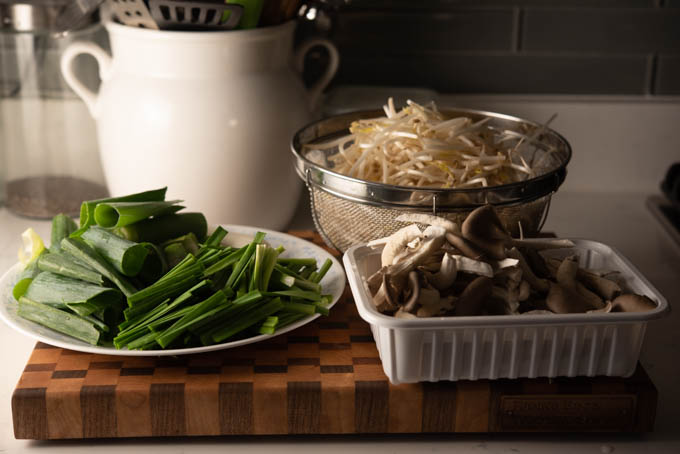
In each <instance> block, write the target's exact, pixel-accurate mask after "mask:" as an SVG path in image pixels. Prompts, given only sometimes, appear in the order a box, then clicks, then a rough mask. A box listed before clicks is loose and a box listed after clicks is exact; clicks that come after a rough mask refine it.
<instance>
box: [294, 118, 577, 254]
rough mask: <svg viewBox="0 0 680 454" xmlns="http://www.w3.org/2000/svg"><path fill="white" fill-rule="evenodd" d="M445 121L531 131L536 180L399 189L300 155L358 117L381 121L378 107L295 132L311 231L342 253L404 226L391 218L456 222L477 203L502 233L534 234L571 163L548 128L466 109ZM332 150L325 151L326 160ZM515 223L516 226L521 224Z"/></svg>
mask: <svg viewBox="0 0 680 454" xmlns="http://www.w3.org/2000/svg"><path fill="white" fill-rule="evenodd" d="M443 113H445V114H446V115H447V116H450V117H455V116H461V115H464V116H468V117H471V118H472V119H473V120H474V121H477V120H481V119H482V118H486V117H489V118H491V120H490V121H489V122H488V123H487V127H488V128H491V129H493V130H496V131H511V132H512V134H515V135H517V137H518V138H519V137H520V136H521V135H522V134H523V135H528V136H531V135H532V134H535V133H538V136H537V137H536V141H535V142H534V143H532V147H531V148H532V150H531V153H535V154H536V156H537V162H542V165H540V166H538V167H537V168H536V169H535V170H536V171H537V175H536V176H535V177H533V178H529V179H527V180H524V181H519V182H515V183H509V184H505V185H500V186H489V187H484V188H465V189H438V188H425V187H405V186H394V185H389V184H382V183H376V182H371V181H365V180H360V179H357V178H353V177H349V176H347V175H342V174H339V173H337V172H335V171H334V170H333V169H332V168H330V167H327V166H324V165H321V164H320V163H318V162H314V161H312V160H310V159H308V157H307V151H308V149H313V147H308V145H313V144H314V143H320V142H325V141H327V140H332V139H334V138H337V137H340V136H341V135H345V134H347V133H348V127H349V125H350V124H351V123H352V122H353V121H355V120H358V119H361V118H373V117H377V116H381V115H382V114H383V112H382V111H381V110H371V111H359V112H351V113H347V114H341V115H336V116H333V117H330V118H326V119H323V120H320V121H317V122H314V123H312V124H310V125H307V126H306V127H304V128H302V129H301V130H299V131H298V132H297V133H296V134H295V136H294V137H293V142H292V152H293V155H294V159H295V168H296V170H297V172H298V175H299V176H300V178H302V179H303V180H304V181H305V182H306V184H307V187H308V189H309V192H310V200H311V204H312V215H313V218H314V222H315V225H316V228H317V230H319V232H320V233H321V235H322V236H323V237H324V240H325V241H326V242H327V243H328V244H329V245H330V246H332V247H335V248H337V249H339V250H341V251H344V250H346V249H347V248H349V247H350V246H351V245H352V244H356V243H360V242H367V241H369V240H372V239H375V238H379V237H382V236H385V235H389V234H390V233H392V232H394V231H395V230H397V229H398V228H400V227H402V226H403V224H401V223H399V222H397V221H395V218H396V217H398V216H399V214H401V213H402V212H404V211H415V212H428V213H434V214H437V215H439V216H443V217H447V218H449V219H451V220H454V221H456V222H461V221H462V220H463V219H464V217H465V216H466V215H467V213H469V212H470V211H471V210H473V209H474V208H475V207H478V206H480V205H483V204H487V203H491V204H493V205H494V206H496V208H497V209H498V211H499V214H500V216H501V219H502V220H503V221H504V223H505V226H506V228H508V230H510V231H511V233H513V234H514V235H517V234H519V233H520V231H521V232H522V233H524V234H526V235H533V234H535V233H537V232H538V231H540V229H541V227H542V224H543V222H544V220H545V216H546V215H547V211H548V208H549V203H550V197H551V195H552V194H553V193H554V192H555V191H557V189H558V188H559V186H560V185H561V184H562V182H563V181H564V179H565V178H566V173H567V170H566V166H567V164H568V163H569V160H570V159H571V147H570V145H569V143H568V142H567V140H566V139H565V138H564V137H562V136H561V135H560V134H558V133H557V132H555V131H553V130H551V129H550V128H545V127H543V126H541V125H539V124H537V123H534V122H531V121H527V120H522V119H520V118H517V117H511V116H508V115H502V114H497V113H492V112H483V111H476V110H469V109H456V110H453V109H447V110H443ZM334 152H335V150H334V149H331V150H326V151H325V152H324V153H325V156H328V155H329V154H331V153H334ZM520 225H521V227H520Z"/></svg>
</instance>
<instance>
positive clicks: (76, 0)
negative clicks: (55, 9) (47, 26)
mask: <svg viewBox="0 0 680 454" xmlns="http://www.w3.org/2000/svg"><path fill="white" fill-rule="evenodd" d="M102 3H104V0H70V1H68V2H67V5H66V6H65V7H64V8H63V9H62V10H61V12H60V13H59V16H58V17H57V21H56V23H55V25H56V28H57V31H60V32H68V31H69V30H74V29H77V28H79V27H81V26H82V25H83V24H84V23H86V22H87V20H88V18H90V17H91V16H92V15H93V14H94V12H95V11H97V8H99V6H100V5H101V4H102Z"/></svg>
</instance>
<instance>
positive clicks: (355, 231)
mask: <svg viewBox="0 0 680 454" xmlns="http://www.w3.org/2000/svg"><path fill="white" fill-rule="evenodd" d="M309 192H310V201H311V205H312V216H313V218H314V223H315V225H316V228H317V230H318V231H319V233H320V234H321V236H322V237H323V239H324V241H325V242H326V243H327V244H328V246H330V247H333V248H335V249H337V250H339V251H341V252H344V251H346V250H347V249H349V248H350V247H351V246H353V245H355V244H359V243H366V242H368V241H370V240H374V239H376V238H382V237H385V236H388V235H390V234H392V233H394V232H395V231H397V230H399V229H400V228H402V227H404V226H405V225H406V224H405V223H403V222H399V221H396V218H397V217H398V216H399V215H401V214H403V213H405V212H406V211H403V210H399V209H393V208H385V207H380V206H374V205H370V204H365V203H360V202H355V201H352V200H346V199H343V198H341V197H338V196H336V195H333V194H330V193H328V192H326V191H323V190H321V189H319V188H318V187H315V186H314V185H310V186H309ZM550 197H551V194H549V195H546V196H543V197H540V198H538V199H536V200H533V201H530V202H523V203H520V204H516V205H509V206H496V211H497V212H498V214H499V217H500V218H501V220H502V221H503V223H504V225H505V227H506V228H507V229H508V231H509V232H510V233H511V234H512V235H513V237H519V234H520V227H519V224H520V223H521V229H522V233H523V235H524V236H527V237H529V236H535V235H536V234H537V233H538V232H539V231H540V229H541V227H542V225H543V221H544V220H545V217H546V215H547V210H548V208H549V202H550ZM470 211H471V210H470V209H456V210H455V211H454V210H450V209H446V208H444V209H441V210H439V211H438V212H437V213H436V215H437V216H441V217H444V218H447V219H450V220H452V221H454V222H457V223H458V224H459V225H460V224H461V223H462V222H463V220H464V219H465V217H466V216H467V214H468V213H469V212H470ZM408 212H410V213H413V212H417V211H408ZM422 213H427V214H432V210H431V209H429V210H427V209H423V211H422ZM421 227H422V226H421Z"/></svg>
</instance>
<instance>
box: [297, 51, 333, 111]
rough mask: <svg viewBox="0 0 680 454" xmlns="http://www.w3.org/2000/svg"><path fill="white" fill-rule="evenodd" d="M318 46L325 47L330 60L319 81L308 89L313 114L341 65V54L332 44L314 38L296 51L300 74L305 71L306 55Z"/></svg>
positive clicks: (310, 108)
mask: <svg viewBox="0 0 680 454" xmlns="http://www.w3.org/2000/svg"><path fill="white" fill-rule="evenodd" d="M316 46H321V47H325V48H326V50H327V51H328V57H329V58H328V66H327V67H326V71H325V72H324V73H323V74H322V75H321V77H320V78H319V80H317V81H316V82H314V84H313V85H312V86H311V87H309V88H308V89H307V92H308V102H309V110H310V111H312V112H314V111H315V110H316V107H317V104H318V103H319V99H320V98H321V93H323V91H324V89H325V88H326V87H327V86H328V84H329V83H330V81H331V79H333V76H335V73H336V72H337V70H338V66H339V64H340V54H339V53H338V49H337V48H336V47H335V45H334V44H333V43H332V42H330V41H329V40H327V39H324V38H313V39H310V40H307V41H304V42H303V43H302V44H300V46H299V47H298V48H297V50H296V51H295V69H296V70H297V71H298V72H299V73H302V70H303V69H304V64H305V55H307V52H309V51H310V50H312V48H314V47H316Z"/></svg>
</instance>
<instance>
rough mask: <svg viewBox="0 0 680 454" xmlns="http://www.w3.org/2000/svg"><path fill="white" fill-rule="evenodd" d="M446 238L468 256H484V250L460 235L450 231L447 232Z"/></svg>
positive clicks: (480, 257) (472, 257)
mask: <svg viewBox="0 0 680 454" xmlns="http://www.w3.org/2000/svg"><path fill="white" fill-rule="evenodd" d="M446 240H447V241H448V242H449V244H451V246H453V247H455V248H456V249H457V250H459V251H460V252H461V253H462V254H463V255H465V256H466V257H468V258H471V259H473V260H480V259H482V258H483V257H484V251H482V250H481V249H479V248H478V247H477V246H475V245H474V244H473V243H472V242H471V241H468V240H466V239H465V238H463V237H462V236H460V235H456V234H454V233H450V232H449V233H447V234H446Z"/></svg>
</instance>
